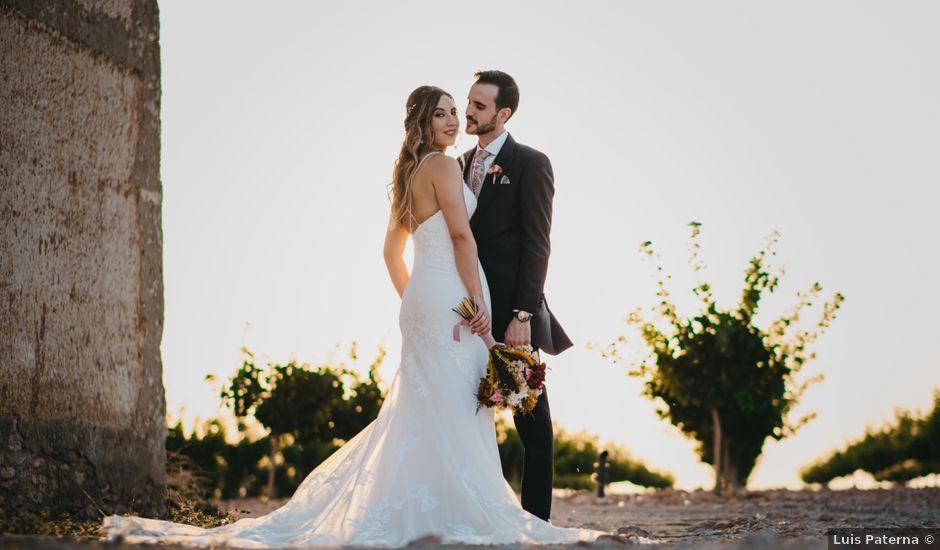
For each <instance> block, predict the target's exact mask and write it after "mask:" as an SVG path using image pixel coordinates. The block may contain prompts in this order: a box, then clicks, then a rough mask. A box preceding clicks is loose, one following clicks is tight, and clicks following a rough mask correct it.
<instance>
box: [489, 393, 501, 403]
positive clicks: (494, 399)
mask: <svg viewBox="0 0 940 550" xmlns="http://www.w3.org/2000/svg"><path fill="white" fill-rule="evenodd" d="M502 400H503V394H501V393H499V391H495V392H493V395H492V396H491V397H490V401H492V402H493V403H499V402H500V401H502Z"/></svg>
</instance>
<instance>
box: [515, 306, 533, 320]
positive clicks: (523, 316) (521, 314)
mask: <svg viewBox="0 0 940 550" xmlns="http://www.w3.org/2000/svg"><path fill="white" fill-rule="evenodd" d="M515 313H516V319H517V320H518V321H519V322H520V323H528V322H529V321H530V320H531V319H532V314H531V313H529V312H528V311H523V310H521V309H517V310H516V312H515Z"/></svg>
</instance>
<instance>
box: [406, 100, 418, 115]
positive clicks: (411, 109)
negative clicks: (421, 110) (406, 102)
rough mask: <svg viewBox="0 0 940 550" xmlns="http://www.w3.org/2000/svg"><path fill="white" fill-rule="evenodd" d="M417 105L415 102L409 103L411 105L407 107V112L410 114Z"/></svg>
mask: <svg viewBox="0 0 940 550" xmlns="http://www.w3.org/2000/svg"><path fill="white" fill-rule="evenodd" d="M417 106H418V104H417V103H412V104H411V107H408V114H409V115H410V114H411V111H414V110H415V107H417Z"/></svg>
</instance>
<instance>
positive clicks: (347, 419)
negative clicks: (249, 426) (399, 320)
mask: <svg viewBox="0 0 940 550" xmlns="http://www.w3.org/2000/svg"><path fill="white" fill-rule="evenodd" d="M242 354H243V359H242V365H241V367H240V368H239V369H238V371H237V372H236V373H235V375H234V376H233V377H232V378H231V379H230V380H229V382H228V385H227V386H226V387H224V388H223V389H222V390H221V392H220V397H221V399H222V401H223V404H224V405H226V406H228V407H229V408H231V410H232V412H233V413H234V414H235V416H236V417H237V418H238V419H239V420H242V419H244V418H246V417H249V416H253V417H254V418H255V419H256V420H257V421H258V422H259V423H261V425H262V426H264V427H265V428H266V429H267V430H268V434H269V438H270V449H269V455H268V456H269V460H270V466H269V468H268V483H267V494H268V496H269V497H273V496H274V495H275V487H276V477H277V470H278V463H277V460H278V457H282V458H283V449H282V447H284V445H285V442H287V443H288V444H290V443H297V444H299V445H300V447H301V449H303V448H308V449H310V450H313V449H321V450H322V449H323V448H332V447H333V446H334V441H336V440H340V441H342V440H346V439H349V438H351V437H352V436H353V435H355V434H356V433H358V432H359V431H360V430H361V429H362V428H363V427H365V426H366V425H367V424H368V423H369V422H372V420H374V419H375V417H376V415H377V414H378V410H379V408H380V407H381V404H382V401H383V399H384V397H385V394H384V389H383V388H382V385H381V380H380V379H379V377H378V368H379V366H380V365H381V363H382V361H383V359H384V357H385V351H384V350H383V349H379V352H378V355H377V358H376V360H375V361H374V362H373V363H372V365H371V366H370V367H369V377H368V380H367V381H362V380H361V379H360V378H359V375H358V374H356V372H355V371H353V370H350V369H348V368H347V367H346V364H345V363H342V362H341V363H340V364H339V365H338V366H333V365H329V364H326V365H320V366H319V367H317V368H316V369H314V368H311V367H310V365H308V364H306V363H303V364H299V363H298V362H297V361H296V360H295V359H291V360H290V361H288V362H287V363H285V364H269V365H268V366H267V368H259V367H258V366H257V365H256V364H255V356H254V354H252V353H251V352H250V351H249V350H247V349H244V348H243V349H242ZM349 357H350V358H351V359H353V360H354V361H355V360H357V359H358V352H357V347H356V344H355V343H353V344H352V347H351V349H350V352H349ZM292 453H293V454H294V455H296V456H295V459H298V460H305V459H304V457H305V456H307V455H308V454H310V453H303V451H302V450H301V451H299V452H298V451H297V450H296V449H295V450H292ZM320 454H322V453H321V452H315V453H313V455H311V456H319V455H320Z"/></svg>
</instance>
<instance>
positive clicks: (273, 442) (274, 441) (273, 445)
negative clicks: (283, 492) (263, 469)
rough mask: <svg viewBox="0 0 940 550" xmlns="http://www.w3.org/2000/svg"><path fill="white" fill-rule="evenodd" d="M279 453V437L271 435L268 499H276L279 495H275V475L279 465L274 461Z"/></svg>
mask: <svg viewBox="0 0 940 550" xmlns="http://www.w3.org/2000/svg"><path fill="white" fill-rule="evenodd" d="M277 451H278V436H277V435H276V434H271V456H270V458H271V466H270V468H269V469H268V498H276V497H277V495H275V494H274V474H275V473H277V463H276V462H274V459H275V458H276V457H277Z"/></svg>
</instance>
